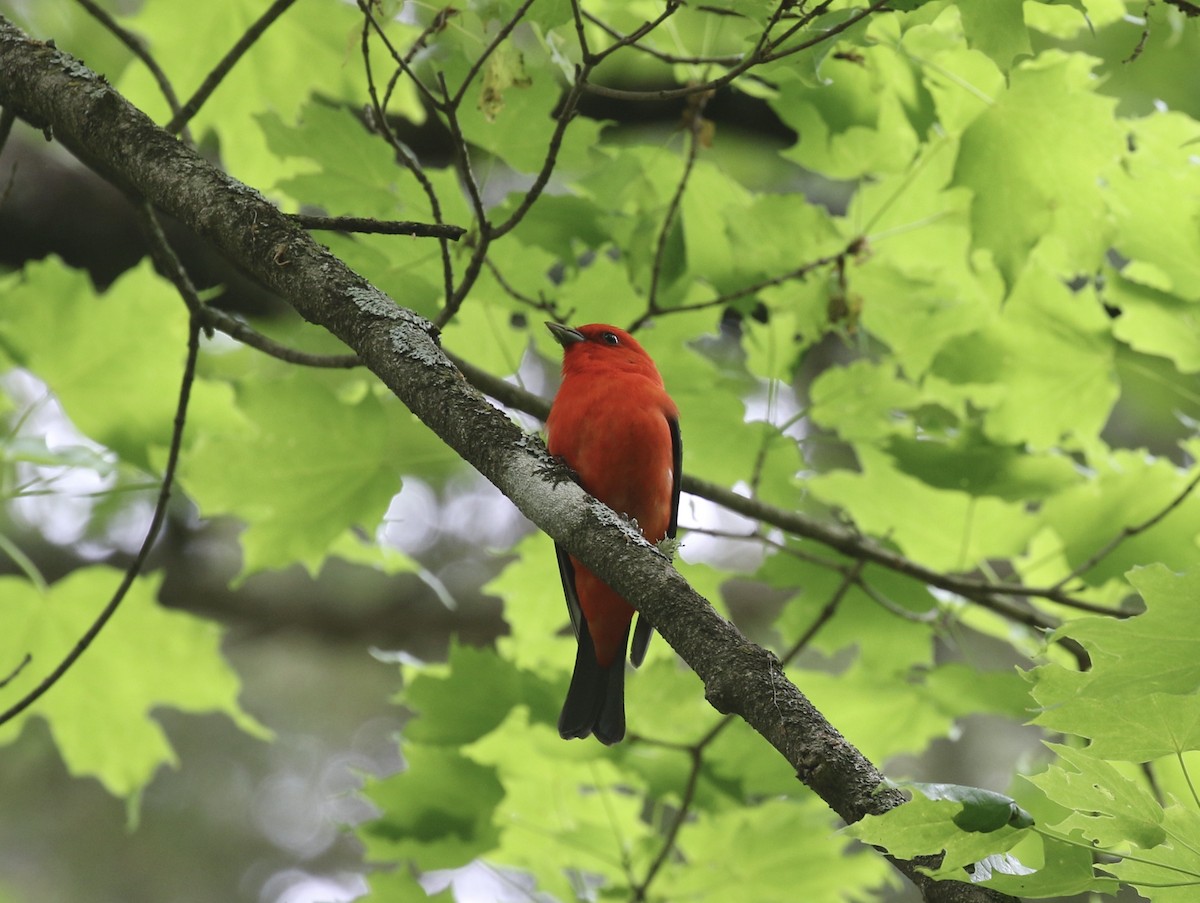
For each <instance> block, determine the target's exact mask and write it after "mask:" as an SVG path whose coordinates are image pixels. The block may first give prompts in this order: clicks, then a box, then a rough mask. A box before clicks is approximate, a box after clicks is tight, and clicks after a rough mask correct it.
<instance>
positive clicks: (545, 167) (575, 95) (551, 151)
mask: <svg viewBox="0 0 1200 903" xmlns="http://www.w3.org/2000/svg"><path fill="white" fill-rule="evenodd" d="M589 71H590V70H589V69H587V68H582V69H577V70H576V72H575V84H574V85H572V86H571V90H570V91H568V92H567V96H566V98H565V99H564V100H563V103H562V108H561V109H560V110H559V112H558V121H557V123H556V124H555V126H554V132H553V133H551V135H550V142H549V143H548V144H547V145H546V159H545V160H543V161H542V168H541V169H540V170H538V174H537V176H536V177H535V178H534V180H533V184H532V185H531V186H529V190H528V191H526V192H525V196H524V197H523V198H521V203H520V204H518V205H517V208H516V209H515V210H514V211H513V212H512V213H511V214H510V215H509V217H508V219H506V220H505V221H504V222H502V223H500V224H499V225H496V226H490V227H489V229H488V235H489V237H490V238H492V239H493V240H494V239H497V238H501V237H502V236H504V235H506V234H507V233H508V232H509V231H511V230H512V229H513V228H514V227H515V226H516V225H517V224H518V223H520V222H521V220H523V219H524V218H525V214H527V213H528V212H529V210H530V208H531V207H533V205H534V203H535V202H536V201H537V199H538V198H539V197H541V196H542V192H543V191H544V190H545V188H546V185H547V184H548V183H549V182H550V176H551V175H552V174H553V173H554V167H555V165H556V164H557V163H558V152H559V150H560V149H561V148H562V142H563V136H564V135H566V133H567V126H569V125H570V124H571V121H572V120H573V119H574V118H575V110H576V107H577V106H578V105H579V98H580V97H582V96H583V89H584V85H585V84H586V82H587V76H588V72H589Z"/></svg>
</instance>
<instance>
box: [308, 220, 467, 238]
mask: <svg viewBox="0 0 1200 903" xmlns="http://www.w3.org/2000/svg"><path fill="white" fill-rule="evenodd" d="M287 216H288V219H290V220H292V221H294V222H295V223H297V224H298V225H300V226H302V227H304V228H305V229H313V230H320V231H329V232H359V233H364V234H369V235H413V236H416V237H417V238H445V239H448V240H450V241H458V239H460V238H462V237H463V236H464V235H466V234H467V230H466V229H464V228H463V227H462V226H449V225H446V224H444V223H415V222H411V221H408V220H380V219H371V218H370V217H365V216H315V215H313V214H309V213H292V214H288V215H287Z"/></svg>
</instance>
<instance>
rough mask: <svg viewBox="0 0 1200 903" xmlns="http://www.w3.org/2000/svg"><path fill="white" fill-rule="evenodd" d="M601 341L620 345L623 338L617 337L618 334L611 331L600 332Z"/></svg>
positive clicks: (606, 343)
mask: <svg viewBox="0 0 1200 903" xmlns="http://www.w3.org/2000/svg"><path fill="white" fill-rule="evenodd" d="M600 341H602V342H604V344H605V345H620V344H621V340H620V339H618V338H617V337H616V335H614V334H613V333H611V332H602V333H600Z"/></svg>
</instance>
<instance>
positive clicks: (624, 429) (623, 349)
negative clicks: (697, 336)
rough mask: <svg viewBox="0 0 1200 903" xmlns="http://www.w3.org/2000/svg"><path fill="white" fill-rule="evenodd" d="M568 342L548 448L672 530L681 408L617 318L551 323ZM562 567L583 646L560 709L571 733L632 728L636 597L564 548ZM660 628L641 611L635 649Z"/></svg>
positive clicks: (648, 523) (623, 507) (619, 500)
mask: <svg viewBox="0 0 1200 903" xmlns="http://www.w3.org/2000/svg"><path fill="white" fill-rule="evenodd" d="M546 326H547V327H549V329H550V332H552V333H553V334H554V338H555V339H556V340H557V341H558V343H559V344H560V345H562V346H563V366H562V375H563V379H562V385H561V386H560V387H559V390H558V395H557V396H556V397H555V399H554V404H553V405H552V406H551V408H550V417H549V418H548V419H547V421H546V430H547V434H548V439H547V443H546V444H547V446H548V447H549V449H550V454H552V455H557V456H558V457H560V458H562V459H563V461H565V462H566V464H567V465H568V466H569V467H570V468H571V469H572V470H573V471H575V473H576V474H578V475H579V482H580V484H581V485H582V486H583V488H584V489H585V490H587V491H588V492H589V493H590V494H591V495H593V496H595V497H596V498H597V499H599V500H600V501H602V502H604V504H606V505H608V506H609V507H610V508H612V509H613V510H614V511H616V512H617V513H618V514H624V515H626V516H628V517H632V518H634V519H635V520H636V521H637V524H638V527H639V528H640V529H641V531H642V535H643V536H644V537H646V539H647V541H649V542H652V543H657V542H659V541H660V540H662V539H663V538H665V537H672V538H673V537H674V536H675V529H676V526H677V524H678V520H679V483H680V480H681V479H682V477H683V470H682V467H681V456H682V453H683V446H682V443H681V441H680V437H679V410H678V409H677V408H676V407H675V402H673V401H671V398H670V396H669V395H667V390H666V389H665V388H664V387H663V381H662V377H661V376H659V375H658V369H657V368H656V367H655V366H654V361H653V360H651V359H650V355H648V354H647V353H646V352H645V350H644V349H643V348H642V346H641V345H639V344H638V342H637V340H636V339H635V338H634V337H633V336H631V335H630V334H629V333H627V332H625V331H624V330H622V329H618V328H617V327H615V326H605V325H603V324H600V323H593V324H592V325H590V326H580V327H579V328H578V329H572V328H570V327H569V326H561V325H559V324H558V323H547V324H546ZM556 548H557V550H558V569H559V573H560V574H561V576H562V584H563V591H564V593H565V594H566V597H567V610H568V611H569V612H570V615H571V624H572V625H573V626H574V628H575V636H576V638H577V640H578V641H579V648H578V650H577V652H576V654H575V672H574V674H572V676H571V687H570V689H569V690H567V699H566V702H564V703H563V709H562V714H561V715H559V718H558V732H559V734H560V735H561V736H562V737H564V738H570V737H586V736H588V735H589V734H593V733H594V734H595V735H596V739H597V740H599V741H600V742H601V743H604V744H612V743H616V742H618V741H619V740H620V739H621V738H622V737H624V736H625V647H626V644H627V643H628V641H629V626H630V623H631V622H632V620H633V611H634V609H633V606H631V605H630V604H629V603H628V602H626V601H625V600H624V599H623V598H621V597H620V596H619V595H617V593H616V592H614V591H613V590H612V589H611V588H610V587H609V586H608V585H607V584H606V583H604V582H603V581H602V580H600V578H599V577H597V576H596V575H595V574H593V573H592V572H591V571H589V570H588V569H587V568H586V567H584V566H583V565H582V564H580V563H579V562H578V561H576V560H575V558H573V557H572V556H571V555H568V554H567V552H566V551H565V550H564V549H563V548H562V547H561V546H556ZM652 631H653V628H652V627H651V626H650V622H649V621H647V620H646V619H645V617H639V618H638V622H637V627H636V628H635V629H634V631H633V645H632V647H631V648H630V654H629V657H630V659H631V660H632V662H633V664H634V666H635V667H636V666H637V665H640V664H641V663H642V659H643V658H644V657H645V655H646V644H647V643H649V642H650V634H651V632H652Z"/></svg>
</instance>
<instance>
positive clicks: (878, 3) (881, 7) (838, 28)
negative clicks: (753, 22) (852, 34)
mask: <svg viewBox="0 0 1200 903" xmlns="http://www.w3.org/2000/svg"><path fill="white" fill-rule="evenodd" d="M890 2H891V0H875V2H874V3H872V4H871V5H870V6H868V7H867V8H866V9H863V10H860V11H859V12H857V13H855V14H854V15H853V16H851V17H850V18H848V19H845V20H844V21H842V22H839V23H838V24H837V25H834V26H832V27H830V28H827V29H825V30H824V31H822V32H821V33H820V34H818V35H816V36H814V37H811V38H809V39H808V40H807V41H801V42H800V43H799V44H795V45H793V46H791V47H788V48H786V49H785V50H778V51H776V50H775V49H774V48H775V47H778V46H779V44H780V43H782V42H783V41H785V40H787V39H788V38H789V37H790V36H791V35H792V34H794V33H795V31H796V30H797V28H799V27H803V26H804V25H807V24H808V23H809V22H810V21H811V20H812V19H813V18H815V17H816V16H817V15H819V14H820V13H821V12H823V8H827V7H828V6H829V4H828V3H823V4H821V5H820V6H818V7H816V8H814V9H813V11H812V13H810V14H809V15H807V16H806V17H805V18H803V19H802V20H801V22H800V23H799V24H798V25H795V26H792V27H791V28H789V29H788V30H787V31H786V32H785V33H784V34H783V35H781V36H780V37H779V40H778V41H775V42H773V43H772V45H771V47H772V50H771V51H770V52H768V53H767V54H765V55H764V57H763V62H766V63H773V62H775V61H776V60H781V59H783V58H784V57H788V56H791V55H792V54H795V53H799V52H800V51H802V50H808V48H810V47H815V46H816V45H817V44H822V43H824V42H825V41H828V40H829V39H830V38H834V37H837V36H838V35H840V34H841V33H842V32H844V31H847V30H848V29H850V28H853V27H854V26H855V25H857V24H858V23H859V22H861V21H862V20H863V19H865V18H867V17H868V16H870V15H873V14H874V13H877V12H887V5H888V3H890Z"/></svg>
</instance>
